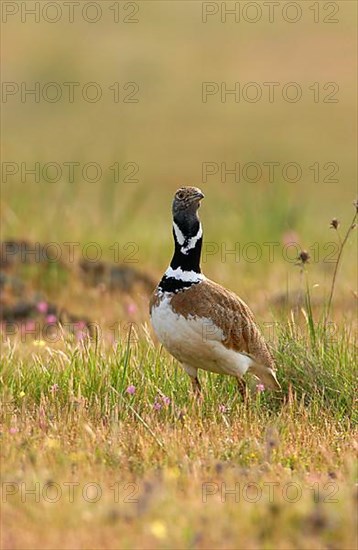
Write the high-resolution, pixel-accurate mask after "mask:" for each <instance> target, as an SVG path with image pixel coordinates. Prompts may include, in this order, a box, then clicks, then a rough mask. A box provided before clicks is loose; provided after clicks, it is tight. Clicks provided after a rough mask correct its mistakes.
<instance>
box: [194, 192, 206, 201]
mask: <svg viewBox="0 0 358 550" xmlns="http://www.w3.org/2000/svg"><path fill="white" fill-rule="evenodd" d="M196 198H197V199H198V200H199V201H201V200H202V199H204V198H205V195H204V193H202V192H201V191H200V192H199V193H198V194H197V195H196Z"/></svg>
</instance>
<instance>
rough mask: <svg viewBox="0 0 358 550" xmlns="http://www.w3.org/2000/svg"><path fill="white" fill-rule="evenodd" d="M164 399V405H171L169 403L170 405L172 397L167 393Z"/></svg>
mask: <svg viewBox="0 0 358 550" xmlns="http://www.w3.org/2000/svg"><path fill="white" fill-rule="evenodd" d="M162 399H163V403H164V405H165V406H166V407H169V405H170V397H167V396H166V395H163V397H162Z"/></svg>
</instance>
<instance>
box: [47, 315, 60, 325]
mask: <svg viewBox="0 0 358 550" xmlns="http://www.w3.org/2000/svg"><path fill="white" fill-rule="evenodd" d="M56 321H57V317H56V315H46V323H49V324H52V323H56Z"/></svg>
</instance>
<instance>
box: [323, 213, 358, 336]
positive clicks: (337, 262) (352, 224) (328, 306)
mask: <svg viewBox="0 0 358 550" xmlns="http://www.w3.org/2000/svg"><path fill="white" fill-rule="evenodd" d="M355 206H356V212H355V213H354V216H353V220H352V221H351V223H350V225H349V227H348V229H347V233H346V234H345V236H344V238H343V241H342V240H341V237H340V235H338V236H339V241H340V247H339V252H338V256H337V261H336V265H335V267H334V273H333V278H332V285H331V292H330V295H329V299H328V305H327V310H326V316H325V319H324V328H325V329H326V327H327V322H328V317H329V313H330V310H331V305H332V299H333V293H334V289H335V285H336V279H337V273H338V267H339V264H340V261H341V257H342V253H343V249H344V247H345V244H346V242H347V240H348V237H349V235H350V233H351V231H353V229H354V228H355V221H356V217H357V204H356V203H355Z"/></svg>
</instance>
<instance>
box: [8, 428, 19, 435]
mask: <svg viewBox="0 0 358 550" xmlns="http://www.w3.org/2000/svg"><path fill="white" fill-rule="evenodd" d="M18 431H19V428H10V430H9V433H10V434H11V435H14V434H17V432H18Z"/></svg>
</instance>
